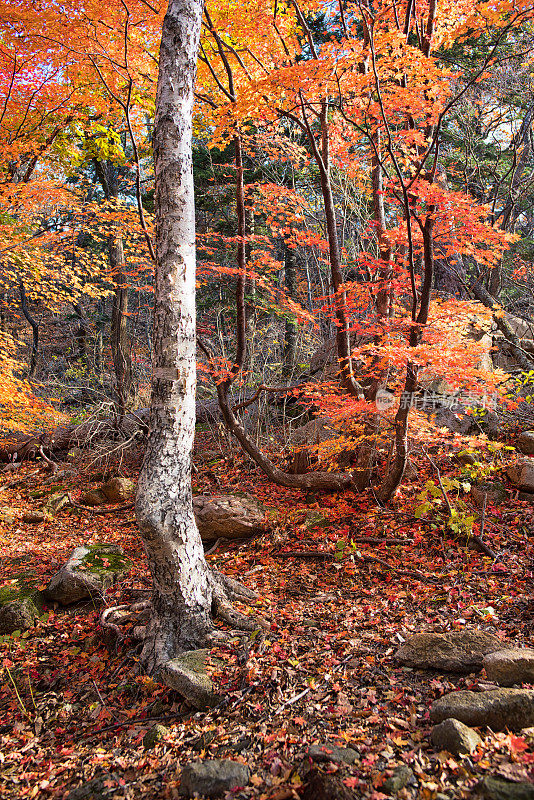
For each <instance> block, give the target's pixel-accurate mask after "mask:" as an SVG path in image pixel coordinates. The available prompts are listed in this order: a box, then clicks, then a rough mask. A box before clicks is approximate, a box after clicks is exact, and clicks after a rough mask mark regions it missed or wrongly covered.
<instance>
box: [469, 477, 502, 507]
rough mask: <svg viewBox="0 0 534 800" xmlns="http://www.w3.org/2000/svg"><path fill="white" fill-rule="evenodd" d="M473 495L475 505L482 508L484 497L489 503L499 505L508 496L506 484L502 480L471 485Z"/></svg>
mask: <svg viewBox="0 0 534 800" xmlns="http://www.w3.org/2000/svg"><path fill="white" fill-rule="evenodd" d="M471 497H472V498H473V502H474V503H475V505H477V506H479V508H482V506H483V505H484V498H485V499H486V503H487V504H488V505H492V506H495V505H498V504H499V503H502V502H504V500H506V498H507V497H508V492H507V491H506V489H505V487H504V484H502V483H501V482H500V481H490V482H488V483H475V484H473V486H471Z"/></svg>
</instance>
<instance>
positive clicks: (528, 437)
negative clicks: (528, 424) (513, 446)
mask: <svg viewBox="0 0 534 800" xmlns="http://www.w3.org/2000/svg"><path fill="white" fill-rule="evenodd" d="M517 449H518V450H520V451H521V452H522V453H524V454H525V455H527V456H534V431H523V433H520V434H519V436H518V437H517Z"/></svg>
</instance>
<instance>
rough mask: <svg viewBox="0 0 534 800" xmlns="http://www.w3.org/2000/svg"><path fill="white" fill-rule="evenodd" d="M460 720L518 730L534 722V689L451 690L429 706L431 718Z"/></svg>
mask: <svg viewBox="0 0 534 800" xmlns="http://www.w3.org/2000/svg"><path fill="white" fill-rule="evenodd" d="M449 717H452V718H453V719H457V720H460V722H463V723H465V724H466V725H473V726H475V727H477V728H478V727H483V726H486V725H487V726H488V727H489V728H491V729H492V730H493V731H502V730H504V729H505V728H510V730H513V731H517V730H521V728H528V727H529V726H530V725H534V691H533V690H530V689H492V690H491V691H489V692H468V691H463V690H462V691H460V692H452V693H451V694H447V695H445V696H444V697H440V699H439V700H436V701H435V702H434V703H433V704H432V707H431V709H430V719H431V720H432V722H443V720H445V719H449Z"/></svg>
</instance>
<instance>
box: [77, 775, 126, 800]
mask: <svg viewBox="0 0 534 800" xmlns="http://www.w3.org/2000/svg"><path fill="white" fill-rule="evenodd" d="M119 787H120V783H119V779H118V777H117V775H114V774H105V775H98V776H97V777H96V778H93V779H92V780H91V781H87V782H86V783H82V784H81V786H77V787H76V789H72V791H70V792H69V793H68V795H67V797H66V800H108V798H111V797H113V795H114V794H116V792H117V789H118V788H119Z"/></svg>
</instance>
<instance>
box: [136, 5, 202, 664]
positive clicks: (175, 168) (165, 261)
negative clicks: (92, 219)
mask: <svg viewBox="0 0 534 800" xmlns="http://www.w3.org/2000/svg"><path fill="white" fill-rule="evenodd" d="M202 6H203V3H202V0H170V3H169V7H168V10H167V14H166V16H165V20H164V23H163V31H162V39H161V50H160V62H159V80H158V90H157V99H156V117H155V121H154V134H153V145H154V162H155V180H156V197H155V200H156V258H157V263H156V283H155V291H156V295H155V309H154V358H153V379H152V402H151V409H150V434H149V440H148V447H147V451H146V455H145V460H144V463H143V467H142V470H141V474H140V477H139V484H138V489H137V498H136V511H137V520H138V523H139V528H140V531H141V536H142V538H143V544H144V546H145V550H146V553H147V557H148V563H149V567H150V571H151V573H152V579H153V595H152V604H153V614H152V618H151V622H150V623H149V630H148V634H149V635H148V638H147V641H146V644H145V647H144V650H143V656H142V660H143V661H144V663H145V665H146V666H147V667H148V668H149V669H154V668H157V667H158V666H159V665H161V664H163V663H164V662H166V661H168V660H169V659H172V657H173V656H174V655H175V654H176V653H178V652H180V651H181V650H187V649H190V648H191V647H196V646H198V645H199V644H201V643H202V642H203V641H204V639H205V636H206V634H207V632H208V631H210V630H211V620H210V610H211V596H212V591H211V586H210V581H209V577H208V568H207V565H206V561H205V559H204V550H203V547H202V541H201V539H200V534H199V532H198V529H197V526H196V522H195V517H194V515H193V506H192V495H191V452H192V448H193V437H194V431H195V382H196V363H195V335H196V330H195V211H194V189H193V165H192V157H191V126H192V108H193V85H194V80H195V73H196V56H197V50H198V42H199V35H200V23H201V18H202Z"/></svg>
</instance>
